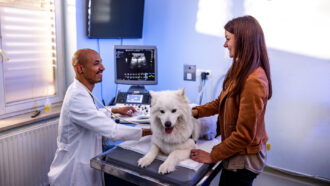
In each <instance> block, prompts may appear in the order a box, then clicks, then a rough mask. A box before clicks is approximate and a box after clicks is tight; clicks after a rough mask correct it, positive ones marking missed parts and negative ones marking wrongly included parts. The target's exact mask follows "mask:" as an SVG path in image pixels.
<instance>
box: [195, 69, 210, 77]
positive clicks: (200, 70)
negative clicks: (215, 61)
mask: <svg viewBox="0 0 330 186" xmlns="http://www.w3.org/2000/svg"><path fill="white" fill-rule="evenodd" d="M202 72H208V73H209V75H208V76H207V77H208V78H210V77H211V75H212V71H211V70H203V69H197V72H196V75H197V76H198V77H200V76H201V74H202Z"/></svg>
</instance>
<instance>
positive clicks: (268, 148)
mask: <svg viewBox="0 0 330 186" xmlns="http://www.w3.org/2000/svg"><path fill="white" fill-rule="evenodd" d="M267 151H270V144H269V143H267Z"/></svg>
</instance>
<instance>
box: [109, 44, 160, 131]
mask: <svg viewBox="0 0 330 186" xmlns="http://www.w3.org/2000/svg"><path fill="white" fill-rule="evenodd" d="M114 67H115V68H114V69H115V73H114V74H115V83H116V84H128V85H131V87H130V88H129V90H128V91H127V92H120V91H118V92H117V95H116V98H115V103H116V105H114V107H123V106H133V107H134V108H135V110H137V112H136V113H135V114H134V115H133V117H122V116H119V122H120V123H131V122H132V123H141V124H148V123H150V120H149V116H150V100H151V97H150V94H149V93H148V91H147V90H146V89H145V87H144V85H155V84H157V48H156V47H155V46H123V45H116V46H114Z"/></svg>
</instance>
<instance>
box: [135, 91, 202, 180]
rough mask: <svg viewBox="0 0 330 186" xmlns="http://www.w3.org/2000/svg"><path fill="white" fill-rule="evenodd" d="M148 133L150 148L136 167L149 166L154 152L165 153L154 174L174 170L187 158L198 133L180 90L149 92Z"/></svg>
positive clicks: (187, 103)
mask: <svg viewBox="0 0 330 186" xmlns="http://www.w3.org/2000/svg"><path fill="white" fill-rule="evenodd" d="M150 95H151V97H152V99H151V112H150V117H151V118H150V119H151V122H150V126H151V130H152V138H151V142H152V144H151V148H150V150H149V152H148V153H147V154H146V155H145V156H144V157H143V158H141V159H139V161H138V165H139V166H140V167H146V166H148V165H150V164H151V163H152V162H153V161H154V159H155V158H156V156H157V155H158V153H160V152H162V153H164V154H168V157H167V159H166V160H165V162H164V163H163V164H161V165H160V167H159V169H158V173H160V174H166V173H170V172H172V171H174V170H175V167H176V165H177V164H178V163H179V162H180V161H182V160H185V159H188V158H189V155H190V150H191V149H193V148H195V141H197V139H198V137H199V132H200V125H199V122H198V120H196V119H195V118H193V117H192V113H191V108H190V106H189V101H188V99H187V97H186V96H185V91H184V89H180V90H177V91H161V92H153V91H150Z"/></svg>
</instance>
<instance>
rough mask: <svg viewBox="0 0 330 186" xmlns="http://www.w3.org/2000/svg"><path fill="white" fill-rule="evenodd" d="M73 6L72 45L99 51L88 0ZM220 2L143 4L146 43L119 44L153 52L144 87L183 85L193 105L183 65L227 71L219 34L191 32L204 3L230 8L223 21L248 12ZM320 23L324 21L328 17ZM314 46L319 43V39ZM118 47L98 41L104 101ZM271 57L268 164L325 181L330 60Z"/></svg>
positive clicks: (193, 90) (239, 4)
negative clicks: (152, 71)
mask: <svg viewBox="0 0 330 186" xmlns="http://www.w3.org/2000/svg"><path fill="white" fill-rule="evenodd" d="M219 1H221V2H222V1H225V0H219ZM76 2H77V5H76V7H77V46H78V48H86V47H88V48H93V49H95V50H97V41H96V40H95V39H87V36H86V4H85V1H83V2H82V1H76ZM217 2H218V1H215V0H199V1H191V0H146V1H145V14H144V16H145V17H144V28H143V38H142V39H124V40H123V44H124V45H126V44H134V45H139V44H141V45H156V46H157V47H158V61H159V69H158V70H159V84H158V85H155V86H147V89H149V90H164V89H178V88H180V87H183V86H184V87H186V92H187V96H188V98H189V99H190V100H195V99H196V96H197V87H198V82H187V81H183V64H195V65H196V66H197V68H200V69H211V70H212V73H213V74H214V76H215V75H217V74H222V73H223V72H225V71H226V70H227V69H228V66H229V65H230V64H229V63H228V62H227V61H228V59H227V58H226V54H225V52H224V49H223V43H224V38H223V37H222V36H221V35H212V34H205V33H201V32H198V31H196V27H195V26H196V22H197V17H198V12H199V10H200V9H201V7H200V6H201V3H215V4H216V5H217V6H219V11H221V12H222V11H223V6H227V8H226V10H229V11H228V12H229V15H228V14H224V15H223V16H227V17H231V16H239V15H242V14H244V12H245V10H244V1H243V0H234V1H230V2H229V1H225V2H227V3H224V4H221V3H220V5H219V2H218V3H217ZM258 2H262V1H258ZM297 8H299V6H294V7H292V13H293V14H294V12H295V10H296V9H297ZM223 12H226V11H223ZM214 14H216V12H214ZM211 15H212V14H211ZM274 16H276V15H274ZM210 20H212V21H213V22H212V23H213V24H215V25H218V24H222V25H221V27H219V28H222V27H223V23H222V22H221V21H220V20H219V21H217V20H216V19H214V20H213V19H212V17H211V18H210ZM321 22H322V21H321ZM324 22H325V23H326V20H324ZM292 26H293V27H294V25H292ZM307 26H308V25H307ZM278 29H291V28H288V27H283V28H281V27H279V28H278ZM271 31H272V32H274V34H276V33H277V32H278V31H277V30H275V29H274V30H271ZM219 32H223V30H221V31H219ZM315 34H316V35H317V30H316V31H315V32H313V33H311V34H308V35H306V36H305V37H306V38H307V37H308V38H309V37H313V35H315ZM323 37H327V38H328V37H329V36H328V35H324V36H323ZM304 40H305V38H301V42H304ZM266 41H267V38H266ZM288 42H290V41H288ZM319 42H320V43H322V40H320V41H319ZM119 44H120V40H118V39H101V40H100V48H101V57H102V59H103V63H104V65H105V67H106V71H105V72H104V80H103V95H104V99H105V101H106V103H107V102H109V101H110V100H111V98H112V97H113V96H114V95H115V84H114V79H113V45H119ZM310 47H317V45H313V46H312V45H311V46H310ZM269 57H270V62H271V72H272V79H273V90H274V93H273V98H272V99H271V100H270V102H269V104H268V108H267V113H266V125H267V132H268V135H269V138H270V139H269V143H270V144H271V150H270V151H269V152H268V164H269V165H272V166H277V167H280V168H284V169H289V170H293V171H297V172H301V173H305V174H311V175H314V176H321V177H325V178H327V179H330V156H329V154H330V145H329V144H328V141H330V135H329V134H330V60H329V59H319V58H316V57H307V56H305V55H302V54H296V53H290V52H287V51H284V50H275V49H272V48H269ZM119 87H120V88H122V90H125V89H127V86H122V85H120V86H119ZM210 91H212V90H210ZM94 93H95V94H96V95H97V96H98V97H100V85H98V86H96V87H95V90H94Z"/></svg>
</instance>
